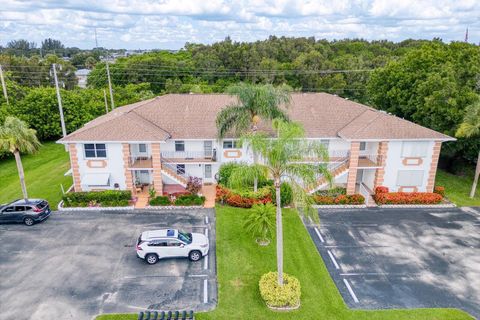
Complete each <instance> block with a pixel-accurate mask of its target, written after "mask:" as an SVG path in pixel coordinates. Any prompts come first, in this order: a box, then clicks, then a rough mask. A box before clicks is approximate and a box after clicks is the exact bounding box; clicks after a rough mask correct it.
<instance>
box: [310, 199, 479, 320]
mask: <svg viewBox="0 0 480 320" xmlns="http://www.w3.org/2000/svg"><path fill="white" fill-rule="evenodd" d="M319 211H320V213H319V216H320V225H319V226H318V225H314V224H312V223H307V227H308V230H309V233H310V235H311V237H312V239H313V240H314V242H315V244H316V246H317V248H318V250H319V252H320V254H321V256H322V258H323V260H324V261H325V264H326V266H327V268H328V270H329V272H330V274H331V276H332V278H333V279H334V281H335V283H336V285H337V288H338V289H339V291H340V293H341V294H342V296H343V298H344V300H345V302H346V303H347V304H348V305H349V306H350V307H351V308H359V309H386V308H430V307H432V308H436V307H443V308H447V307H453V308H459V309H462V310H464V311H467V312H469V313H470V314H471V315H473V316H474V317H477V318H479V317H480V210H478V209H475V208H467V209H465V210H461V209H458V208H452V209H378V208H377V209H360V210H356V209H347V210H339V209H337V210H328V209H327V210H319ZM476 212H478V214H477V213H476Z"/></svg>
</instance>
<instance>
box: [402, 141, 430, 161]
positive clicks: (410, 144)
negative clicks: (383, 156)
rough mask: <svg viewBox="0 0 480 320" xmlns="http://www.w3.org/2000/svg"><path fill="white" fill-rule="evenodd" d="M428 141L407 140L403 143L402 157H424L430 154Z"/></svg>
mask: <svg viewBox="0 0 480 320" xmlns="http://www.w3.org/2000/svg"><path fill="white" fill-rule="evenodd" d="M429 145H430V143H429V142H428V141H405V142H403V143H402V157H409V158H423V157H426V156H427V154H428V147H429Z"/></svg>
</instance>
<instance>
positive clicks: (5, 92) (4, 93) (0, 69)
mask: <svg viewBox="0 0 480 320" xmlns="http://www.w3.org/2000/svg"><path fill="white" fill-rule="evenodd" d="M0 81H1V82H2V89H3V96H4V97H5V100H6V101H7V105H8V95H7V86H6V85H5V79H4V78H3V69H2V65H1V64H0Z"/></svg>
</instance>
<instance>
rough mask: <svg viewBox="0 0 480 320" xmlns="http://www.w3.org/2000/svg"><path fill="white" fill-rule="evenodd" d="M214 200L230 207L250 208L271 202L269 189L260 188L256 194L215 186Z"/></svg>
mask: <svg viewBox="0 0 480 320" xmlns="http://www.w3.org/2000/svg"><path fill="white" fill-rule="evenodd" d="M216 200H217V201H218V202H221V203H227V204H228V205H230V206H232V207H239V208H251V207H252V206H253V205H254V204H265V203H269V202H272V196H271V193H270V188H269V187H265V188H260V189H258V191H257V192H253V191H237V190H232V189H228V188H225V187H223V186H221V185H217V190H216Z"/></svg>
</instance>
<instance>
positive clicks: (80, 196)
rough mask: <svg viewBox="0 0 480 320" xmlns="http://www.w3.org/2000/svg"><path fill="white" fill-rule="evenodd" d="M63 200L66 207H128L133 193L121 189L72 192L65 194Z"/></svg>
mask: <svg viewBox="0 0 480 320" xmlns="http://www.w3.org/2000/svg"><path fill="white" fill-rule="evenodd" d="M62 200H63V207H65V208H87V207H127V206H128V205H129V201H131V200H132V193H131V191H121V190H105V191H90V192H70V193H66V194H64V195H63V197H62Z"/></svg>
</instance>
